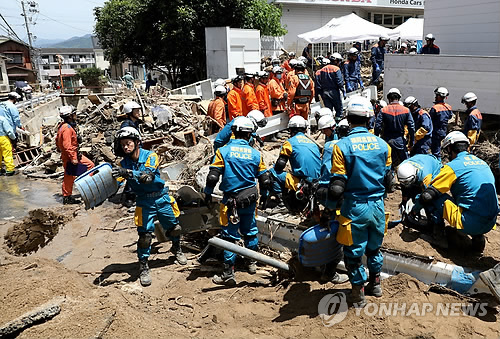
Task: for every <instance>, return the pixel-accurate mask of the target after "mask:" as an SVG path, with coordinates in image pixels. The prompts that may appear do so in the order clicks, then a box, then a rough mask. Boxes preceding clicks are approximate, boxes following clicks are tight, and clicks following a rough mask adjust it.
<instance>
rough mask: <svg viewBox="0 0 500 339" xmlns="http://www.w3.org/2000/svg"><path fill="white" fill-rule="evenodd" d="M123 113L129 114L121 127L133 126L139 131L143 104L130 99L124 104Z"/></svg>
mask: <svg viewBox="0 0 500 339" xmlns="http://www.w3.org/2000/svg"><path fill="white" fill-rule="evenodd" d="M123 114H126V115H127V119H125V120H123V122H122V124H121V125H120V128H123V127H133V128H135V129H136V130H138V131H139V124H140V123H141V122H142V121H141V105H139V104H138V103H137V102H135V101H129V102H127V103H126V104H125V105H123Z"/></svg>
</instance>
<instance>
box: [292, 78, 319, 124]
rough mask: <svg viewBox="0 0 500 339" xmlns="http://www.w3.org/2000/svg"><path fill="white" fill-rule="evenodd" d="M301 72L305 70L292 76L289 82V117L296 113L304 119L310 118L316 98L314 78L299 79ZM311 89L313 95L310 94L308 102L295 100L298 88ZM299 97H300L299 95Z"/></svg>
mask: <svg viewBox="0 0 500 339" xmlns="http://www.w3.org/2000/svg"><path fill="white" fill-rule="evenodd" d="M299 74H304V73H303V72H300V73H298V74H297V75H294V76H292V77H291V79H290V82H289V84H288V102H287V104H288V108H289V110H290V111H289V117H290V118H291V117H293V116H294V115H300V116H302V117H303V118H304V119H306V120H307V119H308V117H309V110H310V104H311V101H312V98H314V85H313V82H312V79H311V78H309V80H302V81H301V80H299ZM299 87H300V88H302V89H309V90H310V91H311V95H310V96H308V97H307V98H308V102H307V103H304V104H301V103H298V102H294V99H296V97H295V94H296V91H297V89H298V88H299ZM297 98H298V97H297Z"/></svg>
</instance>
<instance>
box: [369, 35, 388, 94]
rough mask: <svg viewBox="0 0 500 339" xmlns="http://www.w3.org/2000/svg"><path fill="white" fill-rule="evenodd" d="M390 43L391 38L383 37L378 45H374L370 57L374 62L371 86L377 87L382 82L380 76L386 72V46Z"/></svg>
mask: <svg viewBox="0 0 500 339" xmlns="http://www.w3.org/2000/svg"><path fill="white" fill-rule="evenodd" d="M387 41H389V36H387V35H385V34H384V35H382V36H381V37H380V38H379V39H378V43H377V44H375V45H373V47H372V50H371V55H370V61H371V62H372V81H371V84H372V85H375V86H377V85H378V83H379V82H380V80H379V77H380V74H382V72H383V71H384V55H385V54H386V53H387V51H386V49H385V45H386V44H387Z"/></svg>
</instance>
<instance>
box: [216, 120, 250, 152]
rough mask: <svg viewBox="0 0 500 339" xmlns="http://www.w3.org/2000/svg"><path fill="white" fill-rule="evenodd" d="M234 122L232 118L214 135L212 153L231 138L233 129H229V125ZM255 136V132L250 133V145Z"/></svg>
mask: <svg viewBox="0 0 500 339" xmlns="http://www.w3.org/2000/svg"><path fill="white" fill-rule="evenodd" d="M233 124H234V119H233V120H231V121H230V122H228V123H227V124H226V125H225V126H224V128H223V129H222V130H221V131H220V132H219V133H217V136H216V137H215V140H214V153H215V152H217V149H219V148H221V147H222V146H224V145H226V144H227V143H228V142H229V140H231V137H232V136H233V131H232V130H231V127H232V126H233ZM256 137H257V134H255V132H254V133H252V136H251V137H250V142H249V143H250V145H253V143H254V142H255V140H254V138H256Z"/></svg>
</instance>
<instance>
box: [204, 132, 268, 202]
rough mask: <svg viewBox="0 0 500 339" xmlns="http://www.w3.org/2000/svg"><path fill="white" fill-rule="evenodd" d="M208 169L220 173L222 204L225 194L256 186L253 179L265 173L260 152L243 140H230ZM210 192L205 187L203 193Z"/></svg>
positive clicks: (225, 197) (210, 191) (225, 199)
mask: <svg viewBox="0 0 500 339" xmlns="http://www.w3.org/2000/svg"><path fill="white" fill-rule="evenodd" d="M210 168H217V169H219V170H221V171H222V182H221V184H220V189H221V190H222V191H223V192H224V193H225V194H224V199H223V201H222V202H223V203H225V201H227V198H228V196H227V195H226V194H227V193H238V192H240V191H242V190H244V189H247V188H250V187H254V186H256V185H257V183H256V181H255V179H256V178H258V177H259V176H261V175H262V174H264V173H265V172H266V171H267V169H266V165H265V163H264V160H263V159H262V155H261V154H260V152H259V151H257V150H256V149H255V148H253V147H251V146H250V145H249V143H248V141H246V140H243V139H231V140H230V141H229V143H228V144H227V145H226V146H223V147H221V148H219V149H218V150H217V152H216V154H215V160H214V162H213V163H212V164H211V165H210ZM212 190H213V189H211V188H209V187H206V188H205V193H208V194H211V193H212Z"/></svg>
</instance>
